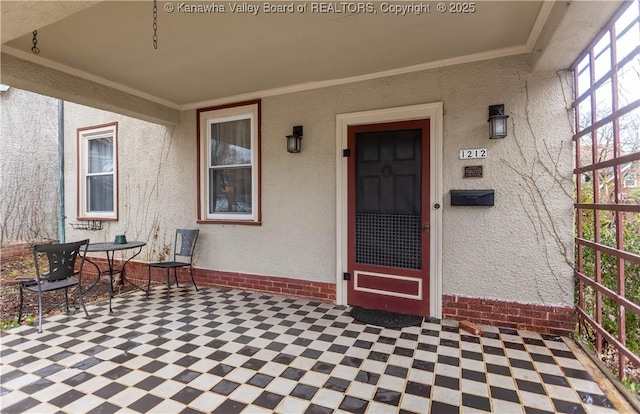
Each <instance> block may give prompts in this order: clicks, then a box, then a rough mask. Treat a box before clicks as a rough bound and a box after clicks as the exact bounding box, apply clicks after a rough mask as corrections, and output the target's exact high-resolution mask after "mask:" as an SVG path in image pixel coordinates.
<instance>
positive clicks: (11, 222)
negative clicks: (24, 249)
mask: <svg viewBox="0 0 640 414" xmlns="http://www.w3.org/2000/svg"><path fill="white" fill-rule="evenodd" d="M0 113H1V118H2V121H1V122H0V161H1V162H0V194H2V197H0V218H1V223H0V224H1V228H2V237H1V240H2V246H3V247H4V246H6V245H11V244H20V243H34V242H35V243H37V242H43V241H49V240H56V239H57V238H58V222H57V216H58V212H57V211H58V193H59V191H58V173H57V171H58V153H57V148H58V122H57V119H58V115H57V114H58V100H57V99H54V98H50V97H48V96H44V95H39V94H35V93H31V92H27V91H23V90H20V89H16V88H9V89H8V90H6V91H4V92H0Z"/></svg>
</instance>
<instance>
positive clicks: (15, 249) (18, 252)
mask: <svg viewBox="0 0 640 414" xmlns="http://www.w3.org/2000/svg"><path fill="white" fill-rule="evenodd" d="M32 251H33V243H19V244H10V245H7V246H2V248H0V256H1V257H2V258H3V259H5V260H6V259H12V258H14V257H20V256H26V255H31V254H32Z"/></svg>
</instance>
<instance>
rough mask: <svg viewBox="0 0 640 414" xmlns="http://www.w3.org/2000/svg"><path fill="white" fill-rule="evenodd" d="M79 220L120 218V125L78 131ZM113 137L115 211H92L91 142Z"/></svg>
mask: <svg viewBox="0 0 640 414" xmlns="http://www.w3.org/2000/svg"><path fill="white" fill-rule="evenodd" d="M76 134H77V147H76V148H77V151H76V152H77V163H76V167H77V184H76V185H77V195H78V196H77V200H76V203H77V216H76V219H77V220H103V221H117V220H118V217H119V204H120V203H119V197H118V194H119V180H118V170H119V168H118V123H117V122H111V123H108V124H102V125H95V126H89V127H83V128H78V129H77V132H76ZM109 135H111V136H112V137H113V148H112V151H113V171H112V174H113V211H90V210H89V206H88V203H87V195H88V191H89V190H88V189H87V176H88V170H89V165H88V164H89V152H88V151H89V146H88V144H89V141H90V140H92V139H97V138H104V137H106V136H109Z"/></svg>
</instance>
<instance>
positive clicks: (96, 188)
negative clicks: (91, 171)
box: [87, 174, 113, 212]
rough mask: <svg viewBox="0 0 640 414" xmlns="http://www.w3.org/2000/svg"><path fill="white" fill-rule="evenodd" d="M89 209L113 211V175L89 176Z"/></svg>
mask: <svg viewBox="0 0 640 414" xmlns="http://www.w3.org/2000/svg"><path fill="white" fill-rule="evenodd" d="M87 206H88V208H87V210H88V211H94V212H96V211H113V175H112V174H109V175H94V176H90V177H87Z"/></svg>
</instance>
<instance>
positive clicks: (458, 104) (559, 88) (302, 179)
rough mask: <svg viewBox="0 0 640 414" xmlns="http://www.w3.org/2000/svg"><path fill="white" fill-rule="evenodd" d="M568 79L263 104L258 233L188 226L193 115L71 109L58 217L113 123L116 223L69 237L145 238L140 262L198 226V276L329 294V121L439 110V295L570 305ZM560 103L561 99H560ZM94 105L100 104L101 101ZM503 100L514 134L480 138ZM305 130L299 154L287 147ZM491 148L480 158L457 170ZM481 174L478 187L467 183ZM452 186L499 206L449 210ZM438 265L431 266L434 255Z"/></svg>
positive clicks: (386, 88)
mask: <svg viewBox="0 0 640 414" xmlns="http://www.w3.org/2000/svg"><path fill="white" fill-rule="evenodd" d="M569 85H570V82H568V81H567V79H566V78H565V75H564V74H557V73H556V72H532V71H531V69H530V67H529V64H528V56H526V55H520V56H515V57H507V58H500V59H494V60H488V61H483V62H476V63H470V64H464V65H458V66H451V67H445V68H440V69H433V70H428V71H423V72H415V73H409V74H404V75H398V76H393V77H387V78H382V79H375V80H369V81H364V82H358V83H351V84H345V85H340V86H333V87H327V88H323V89H315V90H310V91H304V92H298V93H290V94H286V95H280V96H272V97H267V98H264V99H262V129H261V131H262V200H261V202H262V225H261V226H245V225H220V224H197V223H196V219H197V216H196V212H197V199H196V196H197V191H198V189H197V184H196V174H197V167H196V163H197V150H196V122H197V120H196V111H195V110H189V111H185V112H183V113H182V116H181V122H180V123H179V124H178V125H176V126H175V127H165V126H160V125H157V124H151V123H146V122H144V121H139V120H134V119H131V118H127V117H124V116H121V115H116V114H113V113H109V112H105V111H99V110H89V109H87V108H86V107H82V106H79V105H75V104H67V105H66V117H65V137H66V143H67V145H66V147H65V177H66V183H65V184H66V186H65V188H66V194H65V195H66V200H67V216H68V217H69V219H70V220H73V219H72V218H73V217H74V214H75V212H76V174H77V168H76V145H75V144H76V130H77V128H82V127H88V126H92V125H100V124H104V123H109V122H118V162H119V183H120V188H119V195H120V218H119V220H118V221H117V222H103V225H104V228H103V230H102V231H100V232H85V231H74V230H72V229H70V228H69V227H67V234H68V238H69V239H76V238H81V237H90V238H91V239H92V241H96V242H97V241H107V240H112V239H113V238H114V236H115V235H116V234H123V233H124V234H126V235H127V238H128V239H129V240H135V239H139V240H145V241H147V243H148V245H147V247H146V248H145V251H144V252H143V254H142V256H141V257H140V259H141V260H145V261H146V260H152V259H156V258H157V257H158V254H159V252H160V251H161V250H162V248H163V247H166V246H168V245H171V244H172V243H173V233H174V230H175V228H176V227H191V228H196V227H197V228H199V229H200V237H199V241H198V247H197V250H196V259H195V263H196V267H198V268H205V269H214V270H221V271H229V272H238V273H248V274H254V275H265V276H278V277H287V278H294V279H302V280H310V281H320V282H328V283H335V282H336V279H337V278H336V260H337V257H338V256H339V255H340V254H341V252H339V251H338V248H337V244H336V239H337V234H336V210H337V209H336V203H337V199H336V169H337V166H336V151H337V148H336V116H337V115H338V114H344V113H352V112H359V111H367V110H374V109H382V108H392V107H400V106H407V105H416V104H425V103H432V102H442V104H443V107H444V118H443V131H444V134H443V159H442V182H443V191H442V192H443V194H442V195H441V199H442V200H443V206H442V228H441V229H440V232H441V234H442V291H443V293H444V294H447V295H463V296H472V297H484V298H493V299H501V300H506V301H516V302H524V303H541V304H546V305H569V306H570V305H571V304H572V303H573V281H572V270H571V260H572V252H573V248H572V233H573V211H572V181H571V168H572V146H571V134H572V132H571V122H570V108H569V104H570V103H569V99H570V98H569V97H570V96H571V93H570V86H569ZM563 97H565V99H566V100H565V99H563ZM98 98H99V97H98ZM499 103H504V104H505V108H506V112H507V114H508V115H509V116H510V118H509V135H508V137H507V138H505V139H502V140H489V138H488V126H487V122H486V120H487V116H488V106H489V105H492V104H499ZM293 125H303V126H304V138H303V144H302V152H301V153H299V154H289V153H287V152H286V148H285V136H286V135H287V134H289V133H290V132H291V127H292V126H293ZM468 148H486V149H487V150H488V157H487V158H486V159H483V160H473V161H469V160H467V161H462V160H459V159H458V153H459V150H461V149H468ZM468 165H482V166H483V167H484V177H483V178H479V179H464V178H463V167H464V166H468ZM451 189H494V190H495V192H496V203H495V206H494V207H452V206H450V203H449V191H450V190H451ZM432 259H433V258H432Z"/></svg>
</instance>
